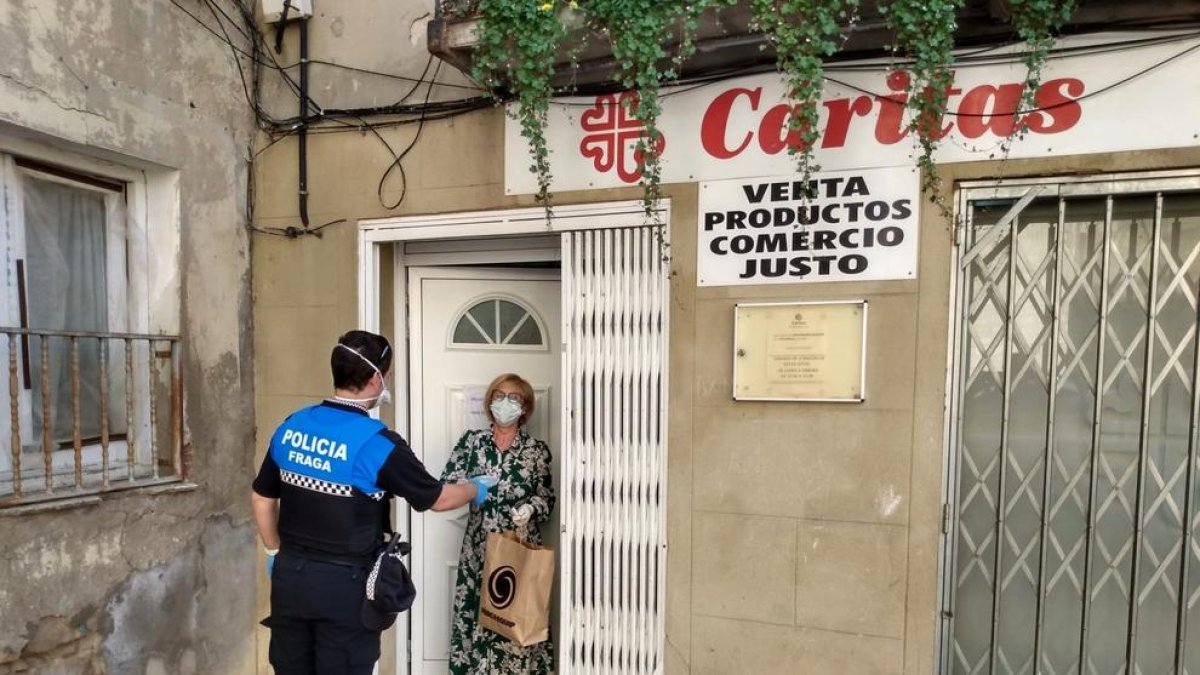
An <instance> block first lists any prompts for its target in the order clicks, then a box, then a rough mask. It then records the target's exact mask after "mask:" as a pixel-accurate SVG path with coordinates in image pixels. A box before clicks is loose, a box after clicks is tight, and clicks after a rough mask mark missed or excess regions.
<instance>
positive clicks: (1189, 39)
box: [504, 33, 1200, 194]
mask: <svg viewBox="0 0 1200 675" xmlns="http://www.w3.org/2000/svg"><path fill="white" fill-rule="evenodd" d="M1122 43H1124V44H1122ZM1100 46H1104V47H1105V49H1087V48H1088V47H1100ZM1198 46H1200V38H1197V37H1195V36H1194V35H1192V36H1174V37H1173V36H1169V35H1168V36H1164V35H1163V34H1161V33H1155V34H1142V33H1103V34H1098V35H1089V36H1081V37H1075V38H1070V39H1066V40H1063V41H1061V42H1060V43H1059V47H1070V48H1072V49H1071V51H1066V52H1062V53H1060V54H1058V55H1056V56H1054V58H1052V59H1051V60H1050V61H1049V62H1048V63H1047V65H1046V68H1045V71H1044V72H1043V77H1042V84H1041V86H1040V87H1039V88H1038V90H1037V92H1036V93H1035V95H1034V103H1035V104H1036V106H1037V109H1036V110H1033V111H1030V112H1027V113H1025V115H1024V116H1023V118H1022V120H1021V121H1022V122H1023V123H1024V124H1025V125H1026V127H1027V129H1028V133H1027V134H1026V136H1025V138H1023V139H1021V140H1018V141H1015V142H1014V143H1012V148H1011V151H1010V152H1009V155H1008V156H1009V157H1011V158H1014V159H1018V158H1028V157H1044V156H1050V155H1075V154H1086V153H1097V152H1118V151H1126V150H1148V149H1154V148H1176V147H1188V146H1196V145H1200V114H1197V111H1200V49H1196V48H1197V47H1198ZM1024 78H1025V69H1024V66H1023V65H1022V64H1021V63H1020V54H1019V53H1018V52H1016V51H1015V49H1014V48H1005V49H1000V48H997V49H996V50H992V51H989V52H987V53H986V54H980V53H978V52H975V53H973V55H972V56H971V57H970V58H966V57H964V58H963V59H962V60H961V61H960V63H959V64H958V65H957V66H956V70H955V81H954V85H953V86H952V87H951V88H950V89H949V91H948V92H947V95H948V97H949V108H950V112H949V113H947V115H946V117H945V118H944V119H943V120H942V128H943V133H944V136H943V138H942V142H941V145H940V147H939V150H938V154H937V157H936V160H937V161H938V162H962V161H978V160H988V159H999V158H1000V157H1001V154H1002V147H1001V146H1002V143H1003V142H1004V140H1005V139H1006V138H1007V137H1009V136H1010V135H1011V134H1012V132H1013V130H1014V128H1015V123H1014V120H1013V115H1012V111H1013V110H1014V109H1015V108H1016V106H1017V104H1018V102H1019V101H1020V98H1021V83H1022V82H1023V80H1024ZM908 84H909V80H908V75H907V73H905V72H903V71H896V70H892V69H890V68H889V64H888V63H887V62H884V61H872V62H861V63H854V64H835V65H831V66H830V67H829V69H828V70H827V72H826V82H825V89H824V95H823V97H824V100H823V101H822V105H821V110H820V114H821V117H820V122H819V127H820V130H821V137H820V140H818V141H817V147H816V148H815V155H816V160H817V164H818V165H820V166H821V167H823V168H824V169H826V170H831V171H842V170H847V169H866V168H873V167H886V166H893V167H912V166H913V157H914V153H915V150H914V143H913V139H912V138H911V137H910V136H909V134H908V132H907V131H906V126H907V121H906V117H907V111H906V109H905V103H906V101H907V94H906V93H905V92H906V90H907V87H908ZM785 93H786V91H785V86H784V83H783V81H782V79H781V76H780V75H779V74H776V73H768V74H763V75H754V76H749V77H743V78H737V79H732V80H723V81H719V82H714V83H712V84H708V85H704V86H701V87H698V88H697V87H678V88H674V89H666V90H664V91H663V101H662V106H663V110H662V115H661V117H660V121H659V126H660V128H661V130H662V136H661V138H660V139H659V143H660V147H661V148H662V163H663V167H662V168H663V182H664V183H689V182H702V181H711V180H723V179H731V178H748V177H754V176H782V175H787V174H793V173H794V172H795V165H794V161H793V159H792V158H791V156H790V155H789V153H788V147H789V145H791V144H794V143H796V142H797V139H796V138H795V137H794V136H793V135H792V134H790V133H789V130H788V128H787V117H788V106H787V104H786V103H785V100H786V97H785ZM630 96H631V94H629V93H625V94H607V95H603V96H596V97H592V98H574V99H559V100H556V102H555V104H554V105H553V106H552V107H551V110H550V116H549V122H548V125H547V130H546V137H547V141H548V145H549V149H550V161H551V165H552V167H553V173H554V182H553V185H552V186H551V189H552V190H554V191H555V192H561V191H564V190H586V189H590V188H614V187H627V186H632V185H637V183H638V181H639V180H640V179H641V172H640V171H639V167H638V161H637V158H636V157H635V148H636V146H637V143H638V140H639V139H641V138H642V137H644V136H645V129H644V128H642V126H641V125H640V124H639V123H638V121H637V120H636V119H633V118H631V117H630V116H629V115H628V112H627V110H626V108H625V107H624V106H623V105H622V103H623V102H625V101H628V100H629V97H630ZM505 129H506V131H505V151H504V155H505V188H506V190H507V191H508V193H509V194H532V193H534V192H537V180H536V178H535V177H534V176H533V174H532V173H530V171H529V165H530V159H529V149H528V146H527V144H526V143H525V140H524V139H523V138H522V137H521V133H520V124H519V122H517V121H515V120H513V119H512V118H509V120H508V122H507V126H506V127H505Z"/></svg>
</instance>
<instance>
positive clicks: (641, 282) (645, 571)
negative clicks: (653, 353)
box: [635, 231, 654, 673]
mask: <svg viewBox="0 0 1200 675" xmlns="http://www.w3.org/2000/svg"><path fill="white" fill-rule="evenodd" d="M649 236H650V232H648V231H643V232H642V233H641V236H639V237H638V238H637V243H638V245H637V247H636V248H635V253H636V258H635V259H636V260H637V272H638V281H637V286H636V287H637V288H646V287H648V286H649V285H650V284H652V283H653V280H654V273H653V272H652V271H651V269H650V264H649V261H650V257H651V256H652V255H654V252H653V250H652V249H651V248H650V247H649V246H647V238H648V237H649ZM637 302H638V305H639V315H638V329H639V336H640V338H641V340H640V341H639V344H638V349H637V351H638V365H639V377H638V380H639V382H638V408H639V410H649V409H650V403H651V400H650V370H651V368H650V348H651V346H652V345H653V341H654V338H653V337H652V336H651V334H650V325H649V323H650V319H651V314H652V312H653V311H654V310H653V308H652V307H651V306H650V302H649V298H646V296H645V295H644V294H641V293H639V294H638V299H637ZM637 419H638V453H639V457H638V467H639V468H640V469H641V471H642V472H643V474H642V475H643V477H644V476H646V475H648V473H649V472H650V471H652V470H653V469H654V467H653V465H652V464H651V460H652V458H653V453H652V452H651V451H650V438H651V433H652V431H651V428H650V421H649V420H648V419H647V418H646V417H645V416H643V415H638V416H637ZM638 508H640V509H641V513H640V514H639V515H640V517H639V518H638V525H639V528H640V532H639V534H640V536H639V541H640V543H641V547H640V557H639V560H638V583H639V584H640V586H641V588H640V589H639V595H638V607H637V611H638V646H637V649H638V654H639V655H640V656H641V658H640V660H639V662H638V671H637V672H639V673H647V672H651V671H652V669H653V667H654V655H653V654H652V652H651V649H652V647H653V637H652V630H653V626H652V625H651V623H650V622H651V616H652V613H651V602H650V594H651V593H653V592H654V585H653V584H652V583H651V582H650V573H649V572H650V556H651V555H653V554H654V550H653V549H652V548H651V547H652V546H653V542H654V537H653V534H652V532H653V530H652V528H651V524H650V518H651V516H652V514H653V512H654V510H653V507H652V506H651V504H650V480H649V479H646V478H644V479H643V480H642V482H641V484H640V486H639V489H638Z"/></svg>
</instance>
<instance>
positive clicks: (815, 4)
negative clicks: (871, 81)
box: [750, 0, 859, 183]
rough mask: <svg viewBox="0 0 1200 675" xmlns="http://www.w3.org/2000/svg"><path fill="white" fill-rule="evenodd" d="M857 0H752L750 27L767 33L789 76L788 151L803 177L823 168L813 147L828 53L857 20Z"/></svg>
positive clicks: (784, 73)
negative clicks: (815, 161) (814, 159)
mask: <svg viewBox="0 0 1200 675" xmlns="http://www.w3.org/2000/svg"><path fill="white" fill-rule="evenodd" d="M858 4H859V0H751V2H750V9H751V11H752V12H753V19H752V21H751V24H750V27H751V28H752V29H753V30H756V31H758V32H760V33H762V34H763V35H764V36H766V38H767V41H768V42H769V43H770V44H771V46H772V47H774V49H775V55H776V64H777V66H778V68H779V70H780V71H781V72H782V73H783V76H784V78H785V79H786V80H787V91H788V102H789V103H791V110H792V113H791V115H790V116H789V117H788V144H787V147H788V152H789V153H791V155H792V157H793V158H795V160H796V169H797V171H799V173H800V175H801V180H802V181H803V182H805V183H807V182H808V179H809V178H810V176H811V175H812V173H813V172H814V171H817V170H819V169H820V167H819V166H817V165H816V164H815V163H814V161H813V152H814V148H815V147H816V143H817V140H818V139H819V137H820V131H819V127H818V116H819V111H820V106H821V97H822V92H823V90H824V76H825V59H826V58H828V57H830V56H833V55H834V54H835V53H837V51H838V50H839V49H840V48H841V46H842V43H843V42H845V38H844V37H843V28H845V29H849V28H850V27H852V26H853V25H854V23H855V22H856V20H857V10H858Z"/></svg>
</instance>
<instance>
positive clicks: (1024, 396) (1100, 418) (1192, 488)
mask: <svg viewBox="0 0 1200 675" xmlns="http://www.w3.org/2000/svg"><path fill="white" fill-rule="evenodd" d="M995 185H996V184H995V183H993V184H992V185H991V186H966V187H964V188H963V189H962V191H961V192H960V199H959V209H960V211H959V213H960V215H961V217H962V219H963V223H964V225H965V226H964V227H963V228H962V229H961V230H960V232H959V235H960V236H962V237H963V239H964V240H963V241H961V242H960V252H961V254H960V256H959V258H958V262H959V264H958V266H957V274H958V283H957V286H956V288H957V291H956V293H957V297H956V300H955V303H956V310H955V311H956V314H955V320H954V323H953V324H952V325H953V329H952V330H953V334H954V337H953V359H952V370H951V374H950V379H949V386H950V388H951V394H950V397H949V400H950V403H951V409H950V421H949V423H948V436H947V439H948V474H947V498H946V509H947V512H946V517H945V518H944V524H945V525H946V527H945V528H944V531H945V532H946V536H945V542H946V545H945V547H944V550H943V557H942V610H943V611H942V622H941V640H940V647H941V649H940V662H941V668H940V672H942V673H971V674H974V673H988V674H989V675H990V674H994V673H1002V674H1004V675H1018V674H1022V673H1031V674H1032V673H1037V674H1042V673H1045V674H1047V675H1050V674H1059V675H1060V674H1062V673H1080V674H1081V675H1110V674H1117V673H1128V674H1129V675H1134V674H1138V675H1152V674H1153V675H1157V674H1160V673H1191V675H1200V615H1198V613H1197V612H1198V610H1197V598H1198V596H1200V540H1198V539H1197V532H1196V524H1197V506H1198V501H1197V494H1196V493H1197V481H1196V473H1197V471H1196V469H1197V456H1196V455H1197V422H1198V414H1200V387H1198V386H1197V368H1198V367H1200V360H1198V359H1197V350H1198V349H1200V343H1198V341H1197V322H1198V309H1200V304H1198V302H1197V297H1198V293H1200V175H1198V174H1197V173H1196V172H1171V173H1160V174H1154V175H1125V176H1102V177H1088V178H1081V179H1063V180H1060V181H1045V182H1026V183H1024V184H1001V185H1000V187H996V186H995Z"/></svg>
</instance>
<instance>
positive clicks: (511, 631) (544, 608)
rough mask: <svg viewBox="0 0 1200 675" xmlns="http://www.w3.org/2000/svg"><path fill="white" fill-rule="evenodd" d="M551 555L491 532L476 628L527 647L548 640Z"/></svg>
mask: <svg viewBox="0 0 1200 675" xmlns="http://www.w3.org/2000/svg"><path fill="white" fill-rule="evenodd" d="M553 586H554V551H553V550H551V549H548V548H545V547H542V546H534V545H532V544H527V543H525V542H524V541H522V540H521V539H520V538H519V537H518V536H517V535H516V533H514V532H502V533H500V534H496V533H494V532H493V533H491V534H488V537H487V548H486V550H485V552H484V562H483V588H481V589H480V593H479V625H481V626H483V627H484V628H487V629H488V630H490V631H492V632H494V633H498V634H500V635H502V636H504V637H506V638H508V639H509V640H512V641H513V642H515V643H517V644H519V645H521V646H522V647H528V646H529V645H533V644H537V643H539V642H544V641H546V640H548V639H549V638H550V593H551V591H552V588H553Z"/></svg>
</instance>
